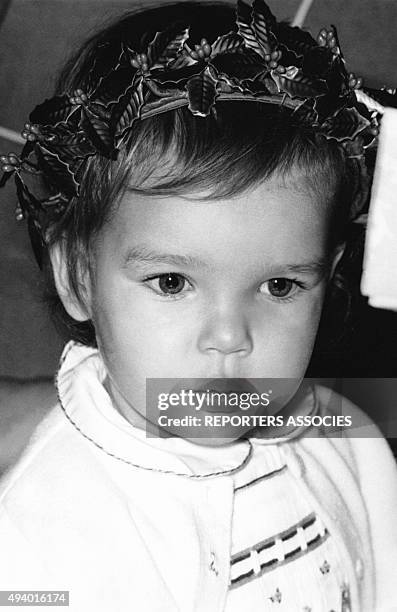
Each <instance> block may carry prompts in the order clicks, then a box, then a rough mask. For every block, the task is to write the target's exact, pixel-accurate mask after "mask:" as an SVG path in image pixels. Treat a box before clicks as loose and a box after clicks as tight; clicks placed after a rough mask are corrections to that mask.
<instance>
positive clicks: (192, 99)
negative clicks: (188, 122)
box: [186, 68, 217, 117]
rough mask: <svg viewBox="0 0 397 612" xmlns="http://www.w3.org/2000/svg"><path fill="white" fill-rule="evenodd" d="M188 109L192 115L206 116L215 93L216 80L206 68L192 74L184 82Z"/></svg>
mask: <svg viewBox="0 0 397 612" xmlns="http://www.w3.org/2000/svg"><path fill="white" fill-rule="evenodd" d="M186 91H187V95H188V100H189V105H188V106H189V110H190V111H191V113H192V114H193V115H197V116H199V117H207V116H208V115H209V114H210V111H211V108H212V107H213V105H214V102H215V98H216V95H217V90H216V81H215V80H214V78H213V77H212V76H211V73H210V71H209V69H208V68H206V69H205V70H203V71H202V72H201V73H200V74H197V75H195V76H193V77H192V78H191V79H189V81H188V82H187V84H186Z"/></svg>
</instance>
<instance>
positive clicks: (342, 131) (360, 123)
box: [321, 107, 371, 142]
mask: <svg viewBox="0 0 397 612" xmlns="http://www.w3.org/2000/svg"><path fill="white" fill-rule="evenodd" d="M370 125H371V122H370V121H368V119H366V118H365V117H363V116H362V115H360V113H359V112H358V110H357V109H356V108H354V107H352V108H343V109H342V110H341V111H339V113H337V114H336V115H335V116H334V117H333V118H332V120H329V121H327V122H325V123H324V124H323V125H322V126H321V128H322V130H323V133H325V134H326V135H327V136H328V137H330V138H334V139H335V140H337V141H338V142H342V141H344V140H354V139H355V138H356V136H357V135H358V134H360V133H361V132H363V131H364V130H366V129H367V127H369V126H370Z"/></svg>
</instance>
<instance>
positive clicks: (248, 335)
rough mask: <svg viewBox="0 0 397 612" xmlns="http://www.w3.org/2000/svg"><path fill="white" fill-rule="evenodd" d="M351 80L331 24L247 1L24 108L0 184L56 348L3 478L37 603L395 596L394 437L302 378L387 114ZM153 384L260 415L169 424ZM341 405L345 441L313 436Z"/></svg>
mask: <svg viewBox="0 0 397 612" xmlns="http://www.w3.org/2000/svg"><path fill="white" fill-rule="evenodd" d="M236 23H237V24H236ZM360 87H361V82H360V80H359V79H357V78H356V77H354V75H351V74H350V75H349V74H348V73H347V72H346V70H345V67H344V62H343V58H342V56H341V52H340V48H339V45H338V41H337V37H336V33H335V30H330V31H326V30H323V31H322V32H321V33H320V36H319V39H318V42H316V41H315V40H314V39H312V38H311V36H310V35H309V34H308V33H306V32H303V31H301V30H299V29H297V28H290V27H289V26H287V25H286V24H283V23H277V22H276V20H275V19H274V17H273V16H272V15H271V13H270V12H269V10H268V8H267V6H266V5H265V3H264V2H263V1H262V0H255V2H254V3H253V5H252V6H248V5H246V4H244V3H242V2H239V4H238V7H237V22H236V19H235V12H234V10H233V8H231V7H230V5H227V4H213V3H211V4H204V5H202V4H200V3H195V2H189V3H179V4H175V5H169V6H165V7H162V8H158V9H152V10H147V11H143V12H141V13H138V14H134V15H127V16H126V17H124V18H123V19H121V20H120V21H118V22H117V23H116V24H114V25H112V26H111V27H109V28H108V29H106V30H104V31H103V32H101V33H100V34H98V35H97V36H95V37H94V38H92V39H91V40H89V41H88V42H87V43H86V45H85V46H84V47H83V48H82V49H81V50H79V52H78V53H77V54H76V56H75V58H74V59H73V60H72V61H71V62H70V63H69V64H68V65H67V67H66V69H65V71H64V72H63V74H62V77H61V79H60V83H59V86H58V91H57V96H56V97H55V98H53V99H52V100H49V101H48V100H47V101H46V102H45V103H43V104H42V105H40V106H38V107H36V109H35V110H34V111H33V113H32V114H31V116H30V122H29V123H28V124H26V125H25V129H24V135H25V137H26V139H27V144H26V147H25V149H24V151H23V153H22V155H21V156H20V157H18V156H15V155H12V154H10V155H8V156H4V157H3V158H2V162H3V170H4V179H3V183H4V182H5V181H6V180H7V179H8V178H10V177H11V176H14V177H15V180H16V184H17V189H18V196H19V202H20V209H19V210H18V212H17V214H18V216H19V217H20V218H22V217H25V218H27V220H28V223H29V229H30V233H31V238H32V242H33V246H34V249H35V253H36V256H37V257H38V259H39V260H40V263H41V265H42V266H43V268H44V270H45V272H46V274H47V276H48V281H49V286H50V288H51V286H52V287H55V288H56V292H55V294H54V293H53V298H52V299H53V302H54V306H55V309H56V311H57V312H58V314H59V313H60V316H61V317H63V320H64V321H65V322H66V323H67V326H68V333H69V337H70V338H71V341H70V342H69V343H68V345H67V346H66V348H65V351H64V354H63V356H62V359H61V365H60V369H59V372H58V374H57V378H56V385H57V392H58V401H57V403H56V405H55V406H54V408H53V409H52V410H51V411H50V412H49V414H48V416H47V417H46V418H45V419H44V421H43V422H42V423H41V424H40V425H39V427H38V428H37V430H36V432H35V434H34V436H33V437H32V439H31V440H30V443H29V445H28V448H27V449H26V451H25V452H24V454H23V456H22V457H21V459H20V460H19V461H18V463H17V465H16V466H15V467H14V468H13V469H12V470H10V471H9V473H8V474H7V475H6V477H5V478H3V480H2V486H1V505H0V590H2V591H11V592H14V591H15V590H17V591H27V592H29V593H30V594H32V593H33V595H32V597H39V595H37V592H38V591H48V593H46V594H44V595H42V597H43V598H42V599H41V600H40V601H41V602H43V601H45V603H46V606H49V607H50V608H51V609H52V608H53V606H52V605H51V603H53V602H54V601H55V599H54V598H55V595H51V593H54V591H57V590H61V591H69V608H70V609H71V610H73V612H88V611H93V612H102V611H103V612H109V611H112V612H126V611H127V610H139V611H140V610H142V611H150V612H152V611H160V610H161V611H162V612H164V611H167V612H168V611H170V612H171V611H182V612H189V611H197V612H199V611H200V612H201V611H202V612H204V611H205V612H211V611H213V612H215V611H216V612H218V611H221V610H226V611H227V612H234V611H237V610H238V611H241V610H277V611H280V612H281V611H282V610H287V611H288V612H290V611H291V612H292V611H300V612H302V611H306V612H309V611H313V612H315V611H323V612H330V611H331V610H333V611H335V612H340V611H342V610H343V611H345V612H347V611H354V612H363V611H368V612H373V611H381V610H385V611H386V610H387V611H391V610H397V595H396V591H395V588H394V582H395V580H394V579H395V574H396V569H395V568H396V567H397V526H396V522H395V520H394V513H395V511H396V509H397V471H396V466H395V463H394V460H393V458H392V455H391V452H390V450H389V448H388V445H387V443H386V441H385V440H384V439H383V438H382V436H381V435H380V433H379V431H378V430H377V428H376V427H375V425H373V424H372V423H371V422H370V421H369V420H368V419H367V418H366V417H365V415H364V414H363V413H361V412H360V411H359V409H358V408H356V407H354V406H353V405H351V404H350V403H349V402H347V400H345V399H343V398H341V397H340V396H338V395H337V394H335V393H331V392H328V391H327V390H326V389H325V388H323V387H320V386H317V385H303V384H302V385H301V382H302V381H303V379H304V376H305V372H306V369H307V366H308V363H309V360H310V357H311V354H312V350H313V346H314V342H315V339H316V334H317V330H318V326H319V321H320V317H321V313H322V308H323V303H324V299H325V297H326V296H328V295H329V294H330V293H332V291H331V290H330V289H331V288H332V283H333V282H334V279H335V275H336V274H337V273H336V272H335V269H336V267H337V264H338V262H339V260H340V259H341V257H342V255H343V252H344V251H346V250H347V251H348V249H349V244H348V237H349V227H350V223H351V222H352V221H353V220H354V219H355V218H356V217H357V215H358V214H359V213H360V211H361V209H362V205H363V202H365V201H366V197H367V195H368V185H367V181H366V176H365V156H364V153H365V152H366V149H367V147H369V146H370V144H371V143H372V141H373V140H374V139H375V138H376V135H377V128H378V120H379V113H378V112H377V111H376V110H373V109H369V110H368V107H367V106H366V105H365V104H364V103H363V102H362V99H361V98H360V97H359V96H360V91H361V90H360ZM379 95H381V94H379ZM384 95H385V96H386V95H387V94H386V93H385V94H384ZM373 104H375V102H373ZM148 379H161V380H162V381H164V385H166V382H167V381H169V380H171V381H173V382H172V383H171V384H172V385H174V387H175V385H176V387H178V384H179V385H180V386H179V387H178V388H179V391H181V389H182V388H183V383H179V382H178V381H180V380H181V379H182V381H185V380H186V379H188V380H190V381H192V380H193V383H192V389H195V390H196V391H197V389H201V390H202V389H204V388H208V389H209V391H211V392H212V391H214V392H217V391H218V392H219V391H220V389H222V390H223V391H225V393H226V398H229V397H230V395H231V393H232V391H234V390H235V389H236V388H238V391H239V394H240V396H241V394H242V392H248V391H249V392H250V393H251V396H250V397H251V400H250V401H251V405H250V408H249V411H248V413H249V414H247V416H252V414H253V413H255V414H256V415H259V416H260V415H261V416H266V417H270V416H273V417H274V419H273V421H272V420H271V419H270V418H269V424H270V425H269V426H266V425H263V424H261V423H259V425H258V424H257V423H255V424H254V421H253V420H251V421H249V425H248V426H247V424H246V423H242V424H240V421H237V422H238V423H239V425H238V426H234V425H232V424H231V423H230V422H228V423H226V424H225V425H224V426H223V427H221V428H219V427H218V426H216V425H213V426H207V427H205V428H203V427H202V426H197V427H196V425H195V424H194V423H193V424H192V422H191V423H190V425H189V426H188V427H187V428H185V429H183V432H182V435H181V434H180V433H179V430H178V424H177V423H176V422H175V421H172V422H170V423H168V422H167V421H165V422H164V428H165V430H166V433H167V432H168V433H169V434H173V435H170V436H168V437H167V436H164V435H161V432H159V431H158V428H157V424H156V420H155V410H153V409H152V407H149V408H150V410H149V408H148V410H146V384H147V380H148ZM196 379H200V381H202V380H204V381H207V382H206V383H205V385H204V387H203V386H200V387H197V386H195V385H196V384H198V383H196V382H194V381H196ZM285 379H288V381H289V384H288V385H287V383H286V382H285ZM249 381H250V382H249ZM258 381H259V382H258ZM260 381H265V383H266V385H267V384H268V382H269V381H273V383H274V389H275V390H276V391H275V396H276V397H275V401H274V403H272V402H270V405H269V407H268V408H266V410H267V412H266V410H265V409H264V410H263V411H262V412H261V411H260V410H259V409H258V408H255V405H254V404H253V400H252V393H253V392H254V391H255V390H257V389H258V387H257V386H255V385H256V384H257V385H260ZM280 381H281V382H280ZM229 383H230V384H229ZM167 384H168V383H167ZM222 385H223V386H222ZM277 385H278V386H277ZM266 388H268V387H266ZM164 389H165V390H169V387H166V386H164ZM269 396H270V392H269ZM167 397H168V398H169V397H170V396H169V395H167ZM341 409H342V410H341ZM187 411H188V408H186V410H185V412H183V413H182V412H181V409H180V407H179V415H180V416H182V415H183V414H187ZM176 412H177V411H176ZM341 412H342V416H344V418H345V424H348V420H349V419H348V418H347V417H349V418H350V420H352V421H353V423H358V422H359V423H360V424H361V426H362V427H363V429H362V430H360V431H359V432H358V435H357V432H356V434H355V435H353V429H352V428H351V429H349V428H348V427H347V428H346V429H345V431H344V433H343V435H341V434H340V432H338V433H335V429H333V428H332V427H327V422H326V418H325V417H327V418H328V419H330V418H331V417H333V419H331V421H332V423H334V422H335V419H336V417H338V416H339V417H340V416H341ZM229 413H233V414H234V415H235V416H238V415H239V414H240V413H237V412H236V409H235V408H233V409H231V408H230V407H229V408H228V407H227V406H224V405H223V406H220V407H218V410H215V411H214V409H213V407H211V406H209V405H207V406H205V407H204V408H203V409H202V411H201V412H200V414H201V415H204V416H228V415H229ZM162 414H164V415H167V414H171V412H167V411H166V410H165V411H164V412H162ZM194 414H196V415H197V414H199V411H197V410H196V408H195V407H194V408H193V410H192V412H191V415H190V416H193V415H194ZM291 416H293V417H297V416H304V417H306V418H307V419H309V421H308V422H311V423H312V425H313V426H311V427H310V426H307V425H306V426H305V425H303V426H302V425H301V421H299V420H297V421H296V422H295V421H294V422H293V423H292V424H291V422H290V421H289V417H291ZM276 417H279V420H277V419H276ZM282 417H283V418H282ZM316 419H317V420H316ZM209 422H210V423H214V422H215V421H209ZM162 423H163V422H162ZM321 423H322V424H323V426H321V425H320V424H321ZM294 424H295V426H294ZM156 431H157V434H158V435H157V436H156ZM180 431H182V430H180ZM363 432H364V433H363ZM175 434H176V435H175ZM360 436H365V437H360ZM12 597H14V602H16V601H18V600H17V599H15V597H17V595H12ZM51 597H53V599H51ZM1 601H3V600H1ZM12 601H13V600H12V599H8V604H9V606H10V609H11V607H12ZM30 601H32V600H30ZM35 601H37V600H35ZM60 602H61V603H63V605H65V603H66V602H62V600H59V601H58V605H59V603H60ZM2 605H3V604H2ZM42 605H43V604H42ZM54 606H55V604H54ZM54 609H55V607H54Z"/></svg>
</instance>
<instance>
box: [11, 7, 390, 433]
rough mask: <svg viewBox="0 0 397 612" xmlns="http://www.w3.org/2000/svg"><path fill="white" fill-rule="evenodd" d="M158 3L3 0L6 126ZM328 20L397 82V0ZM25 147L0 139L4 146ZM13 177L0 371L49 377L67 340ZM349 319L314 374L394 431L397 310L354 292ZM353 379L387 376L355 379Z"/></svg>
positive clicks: (356, 51) (368, 77) (352, 59)
mask: <svg viewBox="0 0 397 612" xmlns="http://www.w3.org/2000/svg"><path fill="white" fill-rule="evenodd" d="M159 3H160V2H157V3H156V2H150V3H149V2H131V1H129V0H117V1H110V0H81V1H76V0H0V125H1V126H3V127H7V128H11V129H14V130H16V131H18V132H19V131H20V130H21V128H22V126H23V124H24V122H25V121H26V120H27V117H28V115H29V112H30V111H31V110H32V109H33V108H34V106H35V105H36V104H38V103H39V102H41V101H43V100H44V98H45V97H48V96H51V95H52V89H53V84H54V80H55V74H56V72H57V70H58V69H59V67H60V66H61V65H62V64H63V62H64V61H65V59H66V58H67V57H68V55H69V54H70V53H71V51H73V49H75V48H76V46H77V45H78V44H79V42H80V41H82V40H83V39H84V38H86V36H87V35H88V34H89V33H92V32H93V31H95V30H96V29H97V28H98V26H101V25H102V24H104V23H106V21H108V20H109V19H111V18H113V17H115V16H118V15H120V14H121V13H123V12H125V11H127V10H130V9H134V8H136V7H139V6H144V7H147V6H149V5H156V4H159ZM299 4H300V2H299V0H269V5H270V7H271V9H272V10H273V12H274V13H275V14H276V16H277V17H278V18H279V19H280V18H284V19H292V17H293V16H294V14H295V12H296V10H297V8H298V6H299ZM330 24H335V25H336V26H337V28H338V34H339V40H340V43H341V47H342V50H343V53H344V56H345V59H346V61H347V64H348V69H349V70H352V71H354V72H356V73H357V74H358V75H360V76H362V77H363V78H364V82H365V84H367V85H372V86H376V87H380V86H382V85H388V86H397V71H396V68H395V62H396V57H397V37H396V26H397V2H395V0H314V3H313V5H312V8H311V9H310V12H309V14H308V17H307V19H306V23H305V27H307V28H308V29H309V30H310V31H311V32H312V34H313V35H315V36H316V35H317V33H318V31H319V30H320V28H321V27H323V26H329V25H330ZM19 150H20V147H19V146H18V145H15V144H13V143H10V142H7V141H5V140H1V138H0V152H3V153H8V152H10V151H15V152H18V151H19ZM10 183H11V185H10V184H9V185H7V187H6V188H5V189H3V190H1V191H0V287H1V288H0V377H1V376H6V377H7V376H9V377H17V378H35V377H41V376H52V375H53V373H54V371H55V369H56V366H57V361H58V358H59V354H60V351H61V349H62V346H63V340H62V339H61V338H60V336H59V335H58V333H57V332H56V330H55V329H54V326H53V324H52V322H51V320H50V317H49V315H48V313H47V310H46V306H45V305H44V303H43V298H42V287H41V280H40V274H39V272H38V270H37V268H36V265H35V263H34V261H33V258H32V256H31V252H30V247H29V240H28V237H27V233H26V228H25V226H24V223H20V224H18V223H17V222H16V221H15V216H14V209H15V204H16V197H15V193H14V189H13V184H12V182H11V181H10ZM396 205H397V204H396ZM359 265H360V264H359V263H357V264H356V267H357V270H356V276H357V277H358V278H359V274H360V268H359ZM393 281H394V282H397V270H396V269H394V270H393V269H391V270H390V282H393ZM351 321H352V322H351V324H350V328H348V330H347V332H346V333H345V336H344V339H343V340H342V341H341V342H339V344H337V345H333V344H332V345H331V344H329V345H326V346H325V348H324V347H323V348H322V350H321V351H317V352H316V357H315V362H313V363H312V366H311V375H312V376H322V377H343V378H344V379H346V380H345V381H344V383H343V391H344V392H345V393H346V394H347V395H349V396H350V397H352V398H353V399H354V400H355V401H356V402H357V403H358V404H359V405H361V406H362V407H363V408H364V409H365V410H366V411H367V412H368V413H369V414H370V415H371V416H372V418H374V419H375V420H376V421H378V422H379V421H381V426H382V428H383V430H384V432H385V433H386V434H387V435H388V436H389V437H392V436H395V437H397V432H396V433H395V432H394V431H393V421H394V413H395V408H394V404H395V399H394V398H395V397H396V396H397V314H395V313H393V312H388V311H383V310H377V309H373V308H370V307H368V306H367V302H366V299H364V298H357V299H356V300H355V301H354V304H353V316H352V319H351ZM356 378H366V379H373V378H382V379H387V380H386V381H385V380H383V382H381V381H379V382H378V383H376V382H375V381H374V380H368V381H367V382H365V381H361V382H359V383H357V381H356V380H351V379H356ZM380 407H382V411H381V412H379V411H380ZM0 417H1V414H0ZM394 429H395V430H396V429H397V424H396V423H394Z"/></svg>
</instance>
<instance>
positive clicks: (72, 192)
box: [37, 146, 80, 198]
mask: <svg viewBox="0 0 397 612" xmlns="http://www.w3.org/2000/svg"><path fill="white" fill-rule="evenodd" d="M37 157H38V160H39V164H40V167H41V169H42V170H43V172H44V174H45V177H46V179H47V180H48V181H49V182H50V183H51V185H53V186H55V187H56V188H57V189H59V190H60V191H62V192H63V193H64V194H65V195H66V196H68V197H69V198H72V197H74V196H76V195H78V192H79V187H80V185H79V183H78V182H77V180H76V177H75V174H74V172H73V171H72V169H71V168H70V166H69V164H67V163H66V162H64V161H63V160H62V159H60V157H58V155H56V154H55V153H53V152H51V151H49V150H48V149H46V148H45V147H43V146H40V147H38V148H37Z"/></svg>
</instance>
